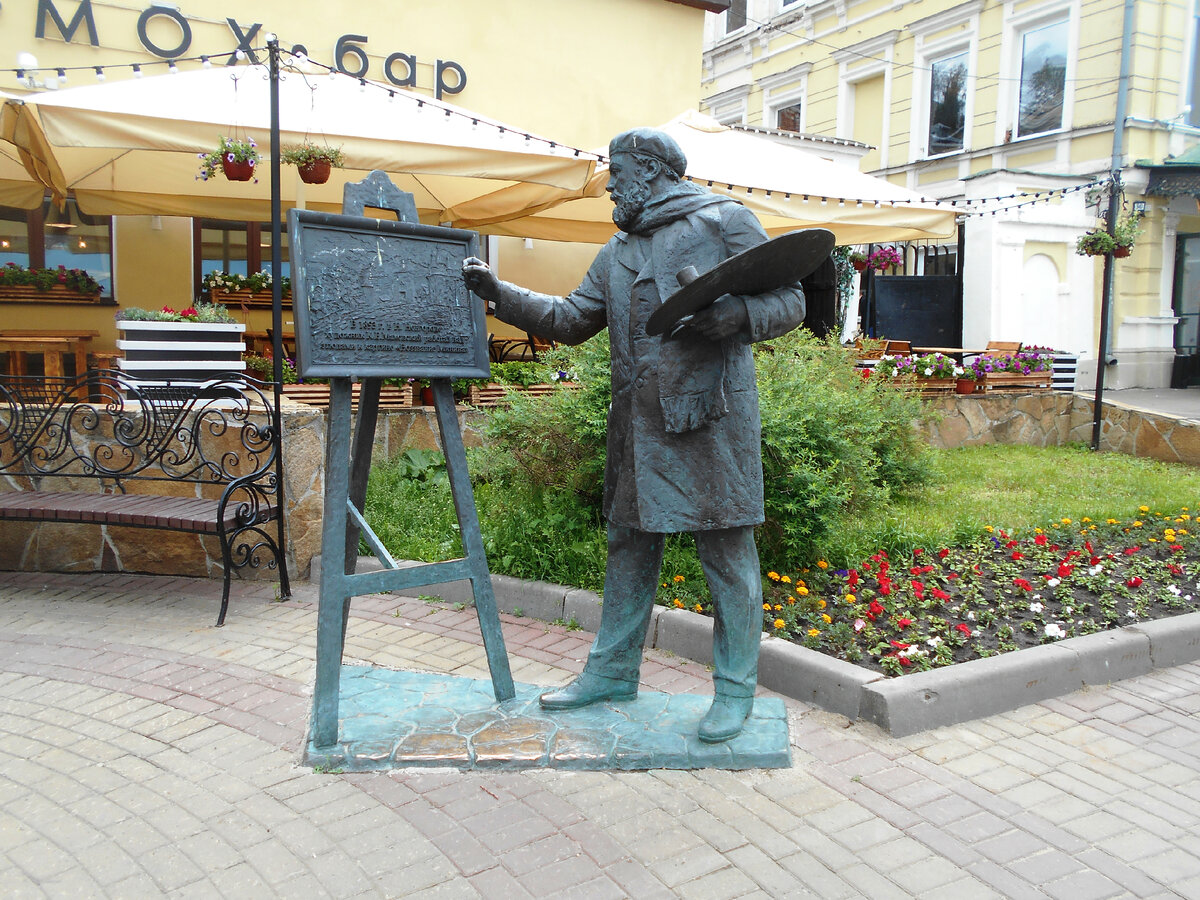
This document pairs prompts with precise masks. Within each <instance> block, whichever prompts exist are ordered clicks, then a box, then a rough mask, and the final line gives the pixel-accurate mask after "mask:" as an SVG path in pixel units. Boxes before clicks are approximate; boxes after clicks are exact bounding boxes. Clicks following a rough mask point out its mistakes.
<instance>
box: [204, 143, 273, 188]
mask: <svg viewBox="0 0 1200 900" xmlns="http://www.w3.org/2000/svg"><path fill="white" fill-rule="evenodd" d="M196 155H197V156H198V157H199V159H200V174H199V175H197V176H196V178H197V179H199V180H200V181H208V179H210V178H212V177H214V176H215V175H216V174H217V169H218V168H220V169H221V171H222V172H224V173H225V177H226V178H228V179H229V180H230V181H249V180H250V179H251V178H253V177H254V167H255V166H256V165H257V164H258V160H259V154H258V145H257V144H255V143H254V140H253V139H252V138H251V139H247V140H244V141H241V140H238V139H236V138H228V137H222V138H220V139H219V140H218V142H217V149H216V150H211V151H209V152H208V153H198V154H196Z"/></svg>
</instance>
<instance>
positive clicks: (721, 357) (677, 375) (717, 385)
mask: <svg viewBox="0 0 1200 900" xmlns="http://www.w3.org/2000/svg"><path fill="white" fill-rule="evenodd" d="M731 202H736V201H733V200H731V199H730V198H729V197H723V196H721V195H719V194H714V193H713V192H712V191H709V190H707V189H706V188H702V187H699V186H697V185H695V184H692V183H691V182H689V181H681V182H678V183H677V184H674V185H672V187H671V188H670V189H668V190H667V191H664V192H663V193H662V194H660V195H659V196H657V197H655V198H653V199H652V200H650V201H648V202H647V203H646V206H645V207H644V208H643V209H642V211H641V212H640V213H639V214H638V216H637V218H636V219H635V220H634V222H633V223H632V224H631V227H630V228H629V231H630V232H631V233H633V234H641V235H649V234H653V233H654V232H655V231H657V230H658V229H660V228H662V227H664V226H666V225H669V224H670V223H672V222H674V221H675V220H676V219H682V218H683V217H684V216H688V215H691V214H692V213H694V212H696V211H697V210H699V209H702V208H704V207H706V206H711V205H713V204H717V203H731ZM657 262H659V263H660V264H662V263H667V262H668V261H665V260H664V261H657ZM680 267H682V263H680ZM659 299H660V301H665V300H666V299H667V298H666V297H660V298H659ZM664 343H666V344H667V345H668V346H665V347H664V348H663V354H662V358H661V362H660V363H659V370H658V387H659V405H660V407H661V409H662V413H663V423H664V425H665V427H666V430H667V432H668V433H669V434H684V433H686V432H689V431H695V430H697V429H699V428H703V427H704V426H705V425H708V424H709V423H710V422H715V421H716V420H717V419H720V418H721V417H722V416H724V415H725V414H726V413H727V412H728V411H729V406H728V402H727V398H726V396H725V389H724V382H725V348H724V346H723V344H722V343H721V342H714V341H710V340H708V339H707V338H705V337H703V336H701V335H699V334H697V333H695V332H692V331H690V330H688V329H685V330H684V331H682V332H680V333H679V335H677V336H676V337H674V338H665V339H664Z"/></svg>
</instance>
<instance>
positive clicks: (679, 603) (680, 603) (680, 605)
mask: <svg viewBox="0 0 1200 900" xmlns="http://www.w3.org/2000/svg"><path fill="white" fill-rule="evenodd" d="M671 602H672V603H674V604H675V608H676V609H683V601H682V600H680V599H679V598H678V597H676V598H675V599H674V600H672V601H671Z"/></svg>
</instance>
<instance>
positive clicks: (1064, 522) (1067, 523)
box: [1059, 518, 1071, 525]
mask: <svg viewBox="0 0 1200 900" xmlns="http://www.w3.org/2000/svg"><path fill="white" fill-rule="evenodd" d="M1059 521H1061V522H1062V523H1063V524H1064V525H1070V524H1071V520H1070V519H1067V518H1063V519H1060V520H1059Z"/></svg>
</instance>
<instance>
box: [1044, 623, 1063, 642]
mask: <svg viewBox="0 0 1200 900" xmlns="http://www.w3.org/2000/svg"><path fill="white" fill-rule="evenodd" d="M1066 636H1067V633H1066V632H1065V631H1063V630H1062V626H1061V625H1059V624H1057V623H1055V622H1051V623H1050V624H1049V625H1047V626H1046V637H1049V638H1055V639H1058V638H1061V637H1066Z"/></svg>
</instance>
